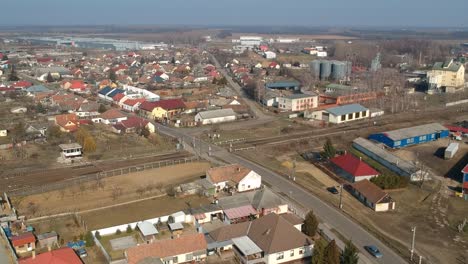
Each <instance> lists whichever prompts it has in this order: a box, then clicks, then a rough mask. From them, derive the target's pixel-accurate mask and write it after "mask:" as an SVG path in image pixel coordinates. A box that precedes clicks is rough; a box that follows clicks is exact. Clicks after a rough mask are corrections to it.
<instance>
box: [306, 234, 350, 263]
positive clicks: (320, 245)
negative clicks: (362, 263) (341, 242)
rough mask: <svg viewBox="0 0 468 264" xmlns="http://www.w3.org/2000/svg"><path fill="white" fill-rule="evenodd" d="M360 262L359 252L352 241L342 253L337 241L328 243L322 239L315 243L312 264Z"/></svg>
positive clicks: (348, 242)
mask: <svg viewBox="0 0 468 264" xmlns="http://www.w3.org/2000/svg"><path fill="white" fill-rule="evenodd" d="M358 261H359V256H358V250H357V248H356V246H355V245H354V244H353V242H352V241H351V240H348V241H347V242H346V245H345V249H344V250H343V252H341V253H340V249H339V248H338V246H337V245H336V242H335V240H332V241H330V242H329V243H327V242H326V241H325V240H324V239H320V240H318V241H316V242H315V246H314V253H313V255H312V264H357V263H358Z"/></svg>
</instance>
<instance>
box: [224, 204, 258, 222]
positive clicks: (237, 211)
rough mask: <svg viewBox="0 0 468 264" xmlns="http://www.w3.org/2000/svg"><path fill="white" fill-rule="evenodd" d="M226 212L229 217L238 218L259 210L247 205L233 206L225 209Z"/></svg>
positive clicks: (254, 213)
mask: <svg viewBox="0 0 468 264" xmlns="http://www.w3.org/2000/svg"><path fill="white" fill-rule="evenodd" d="M224 213H225V214H226V216H227V217H228V218H229V219H236V218H241V217H247V216H249V215H256V214H257V211H256V210H255V208H253V206H252V205H245V206H241V207H237V208H231V209H227V210H224Z"/></svg>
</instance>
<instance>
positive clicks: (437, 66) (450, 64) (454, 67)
mask: <svg viewBox="0 0 468 264" xmlns="http://www.w3.org/2000/svg"><path fill="white" fill-rule="evenodd" d="M462 65H463V64H462V63H460V62H458V61H453V60H448V61H446V62H436V63H434V66H432V69H433V70H437V71H453V72H457V71H458V70H459V69H460V67H461V66H462Z"/></svg>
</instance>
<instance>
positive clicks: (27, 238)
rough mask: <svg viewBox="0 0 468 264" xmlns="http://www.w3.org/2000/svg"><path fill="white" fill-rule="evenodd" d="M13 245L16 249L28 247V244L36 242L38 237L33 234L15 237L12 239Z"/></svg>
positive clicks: (28, 233)
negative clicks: (23, 246)
mask: <svg viewBox="0 0 468 264" xmlns="http://www.w3.org/2000/svg"><path fill="white" fill-rule="evenodd" d="M10 241H11V244H12V245H13V246H15V247H18V246H22V245H26V244H28V243H34V242H36V237H35V236H34V235H33V233H31V232H27V233H24V234H21V235H19V236H14V237H11V238H10Z"/></svg>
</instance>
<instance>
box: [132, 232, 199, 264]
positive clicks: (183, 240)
mask: <svg viewBox="0 0 468 264" xmlns="http://www.w3.org/2000/svg"><path fill="white" fill-rule="evenodd" d="M206 248H207V244H206V240H205V236H204V235H203V234H194V235H186V236H182V237H179V238H175V239H168V240H161V241H157V242H155V243H151V244H142V245H139V246H136V247H132V248H129V249H127V251H126V254H127V260H128V264H136V263H138V262H139V261H141V260H143V259H146V258H150V257H158V258H166V257H171V256H177V255H180V254H186V253H191V252H196V251H200V250H206Z"/></svg>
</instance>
